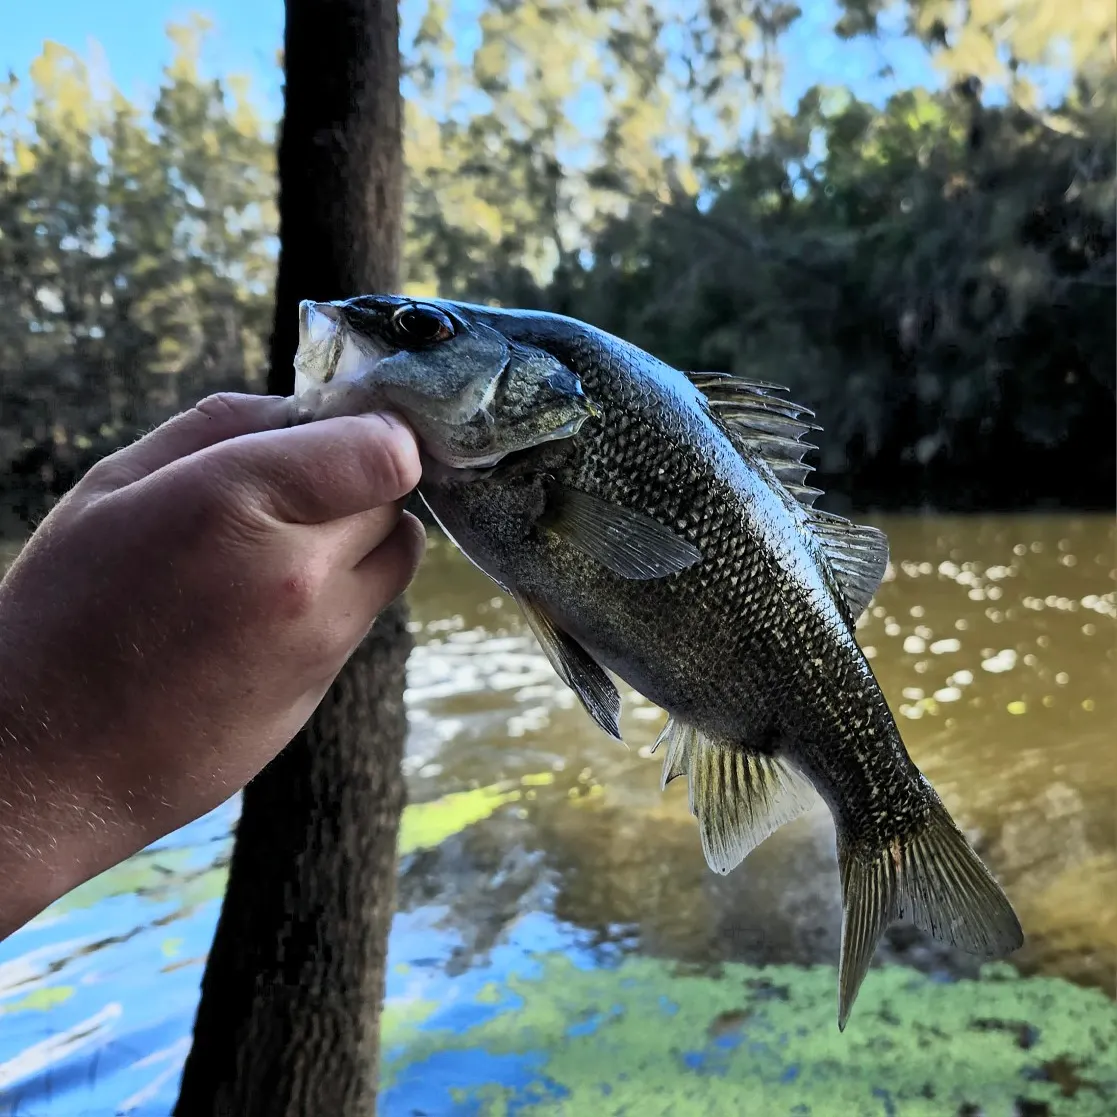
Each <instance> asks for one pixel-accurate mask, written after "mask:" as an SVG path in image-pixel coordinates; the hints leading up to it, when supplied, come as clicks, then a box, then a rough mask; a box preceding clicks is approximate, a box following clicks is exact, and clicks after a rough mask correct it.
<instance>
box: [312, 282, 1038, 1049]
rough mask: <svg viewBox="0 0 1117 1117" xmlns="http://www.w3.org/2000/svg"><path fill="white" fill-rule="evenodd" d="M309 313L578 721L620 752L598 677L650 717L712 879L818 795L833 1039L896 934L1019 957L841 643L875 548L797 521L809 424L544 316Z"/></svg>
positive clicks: (997, 891) (867, 673)
mask: <svg viewBox="0 0 1117 1117" xmlns="http://www.w3.org/2000/svg"><path fill="white" fill-rule="evenodd" d="M329 306H330V307H331V308H332V309H331V311H330V313H331V315H332V316H333V318H334V319H336V321H337V322H338V326H337V329H338V331H339V334H338V336H339V337H341V338H342V344H340V345H339V344H335V341H336V339H331V343H330V345H329V346H328V347H323V346H322V343H321V340H320V337H321V333H322V331H321V329H320V328H319V330H318V334H316V335H315V336H316V337H318V338H319V340H318V341H317V342H316V344H317V345H318V346H319V349H318V350H315V352H326V351H327V349H328V351H329V352H330V353H335V354H338V353H346V352H349V353H350V354H351V358H350V360H349V364H348V365H346V366H345V367H346V368H347V369H351V368H352V369H356V372H355V373H354V374H353V376H352V377H351V378H350V381H349V383H348V384H347V385H345V386H343V389H344V391H345V392H347V393H348V395H347V396H346V397H345V400H346V404H345V405H346V406H351V407H354V408H357V407H364V408H365V409H367V408H368V407H371V406H374V405H375V406H393V407H396V408H397V409H398V410H400V411H402V412H403V414H404V416H405V417H406V418H408V419H409V421H411V422H412V424H413V426H414V427H415V429H416V432H417V434H418V437H419V440H420V444H421V446H422V447H423V449H424V452H425V453H427V454H429V455H431V456H432V457H433V458H434V459H436V460H437V461H439V462H442V463H446V462H451V463H453V462H458V463H464V464H459V465H458V466H456V467H455V468H449V469H445V468H439V469H437V470H434V471H428V470H427V469H426V468H424V477H423V480H422V482H421V484H420V493H421V494H422V496H423V499H424V500H425V501H426V503H427V505H428V506H429V507H430V508H431V510H432V512H433V513H434V515H435V516H436V518H437V519H438V521H439V523H440V524H442V526H443V527H444V528H445V529H446V531H447V534H448V535H449V536H450V537H451V538H452V539H453V540H454V542H455V543H456V544H457V545H458V546H459V547H460V548H461V549H462V550H463V551H464V552H465V554H466V555H468V556H469V557H470V559H471V560H472V561H474V562H475V563H476V564H477V565H478V566H479V567H481V569H482V570H484V571H486V572H487V573H488V574H489V575H490V576H491V577H492V578H493V579H494V580H495V581H497V583H498V584H499V585H501V586H502V587H503V588H505V589H506V590H508V592H510V593H511V594H512V595H513V596H514V597H515V599H516V601H517V603H518V604H519V606H520V608H521V609H522V610H523V611H524V615H525V617H526V618H527V620H528V622H529V624H530V625H531V627H532V629H533V631H534V632H535V635H536V637H537V638H538V639H539V641H540V644H541V645H542V647H543V648H544V650H545V651H546V653H547V655H548V658H549V659H550V661H551V663H552V664H553V665H554V666H555V669H556V670H557V671H558V672H559V674H560V676H561V677H562V678H563V680H564V681H565V682H566V683H567V685H568V686H570V687H571V688H572V689H573V690H574V691H575V693H576V694H578V696H579V698H580V699H581V700H582V702H583V704H584V706H585V708H586V710H587V712H588V713H589V714H590V716H591V717H592V718H593V719H594V720H595V721H596V722H597V724H598V725H599V726H601V727H602V728H603V729H604V730H605V731H606V732H608V733H610V734H612V735H613V736H615V737H619V736H620V729H619V711H620V698H619V695H618V693H617V690H616V686H615V684H614V683H613V681H612V679H611V678H610V677H609V675H608V673H607V672H612V673H613V674H615V675H617V676H619V677H620V678H622V679H624V680H625V681H626V682H627V683H628V684H629V685H631V686H632V687H633V688H634V689H635V690H637V691H638V692H639V693H641V694H643V695H644V696H645V697H646V698H647V699H648V700H650V701H652V702H655V703H656V704H658V705H659V706H661V707H662V708H663V709H665V710H666V711H667V713H668V715H669V716H668V721H667V725H666V727H665V729H664V732H663V734H662V735H661V737H660V740H659V741H658V742H657V744H656V747H657V748H658V747H660V745H661V744H662V745H665V754H664V762H663V777H662V779H663V783H664V785H665V786H666V784H667V783H669V782H670V781H671V780H672V779H675V778H678V777H681V776H685V777H686V779H687V784H688V789H689V791H688V794H689V801H690V807H691V810H692V812H693V813H694V815H695V816H696V818H697V820H698V829H699V836H700V839H701V842H702V848H703V851H704V853H705V856H706V859H707V862H708V863H709V865H710V866H711V868H713V869H715V870H717V871H719V872H729V871H730V870H731V869H732V868H734V867H735V866H736V865H737V864H739V863H740V861H741V860H742V859H743V858H744V857H745V856H747V854H748V853H749V852H750V851H751V850H752V849H753V848H755V846H756V845H757V844H759V843H760V842H761V841H763V840H764V839H765V838H766V837H767V836H768V835H769V834H770V833H772V832H773V831H774V830H775V829H777V828H778V827H779V826H781V825H783V824H784V823H786V822H788V821H790V820H791V819H792V818H794V817H796V816H797V815H798V814H799V813H801V812H802V811H803V810H804V809H805V808H806V806H808V805H809V803H810V801H811V795H812V789H813V792H815V793H817V794H818V795H820V796H821V798H822V799H823V801H824V802H825V803H826V804H827V806H828V807H829V809H830V813H831V816H832V817H833V820H834V825H835V832H836V840H837V852H838V860H839V870H840V879H841V887H842V895H843V924H842V945H841V957H840V963H839V978H838V987H839V998H838V1001H839V1003H838V1023H839V1027H841V1028H844V1027H845V1024H846V1022H847V1020H848V1017H849V1013H850V1010H851V1008H852V1006H853V1002H854V1000H855V998H856V996H857V992H858V989H859V988H860V985H861V982H862V980H863V979H864V977H865V974H866V971H867V969H868V967H869V964H870V961H871V959H872V955H873V952H874V950H875V948H876V945H877V943H878V941H879V939H880V936H881V935H882V934H883V932H884V929H885V927H886V926H887V925H888V924H889V923H891V922H892V921H893V920H895V919H896V918H898V917H900V916H901V915H903V914H908V915H910V916H911V918H912V919H913V920H914V921H915V922H916V923H917V925H919V926H920V927H922V928H924V929H925V930H927V931H928V932H930V933H931V934H933V935H935V936H937V937H939V938H942V939H944V940H946V941H949V942H952V943H954V944H956V945H958V946H960V947H962V948H964V949H967V950H971V951H973V952H975V953H979V954H985V955H996V954H1001V953H1006V952H1007V951H1009V950H1013V949H1016V948H1017V947H1018V946H1019V945H1020V944H1021V942H1022V941H1023V936H1022V932H1021V929H1020V925H1019V922H1018V920H1017V918H1016V915H1015V912H1014V911H1013V909H1012V906H1011V904H1010V903H1009V901H1008V899H1007V897H1006V896H1005V895H1004V893H1003V891H1002V890H1001V888H1000V886H999V885H998V884H997V882H996V880H995V879H994V878H993V876H992V875H991V874H990V873H989V871H988V870H987V869H986V868H985V866H984V865H983V864H982V862H981V861H980V859H979V858H978V857H977V854H976V853H974V851H973V850H972V849H971V847H970V846H969V844H968V843H967V841H966V839H965V837H964V835H963V834H962V833H961V831H960V830H959V829H958V827H957V826H956V825H955V823H954V822H953V820H952V819H951V817H950V815H949V813H948V812H947V810H946V808H945V806H944V805H943V804H942V801H941V800H940V799H939V797H938V795H937V794H936V793H935V791H934V789H933V788H932V787H931V785H930V784H929V783H928V781H927V780H926V779H925V778H924V777H923V775H922V773H920V771H919V769H918V768H917V767H916V766H915V764H914V763H913V762H912V761H911V759H910V757H909V756H908V753H907V750H906V749H905V747H904V744H903V741H902V739H901V737H900V733H899V730H898V728H897V726H896V722H895V719H894V718H893V716H892V713H891V711H890V710H889V708H888V704H887V702H886V700H885V698H884V695H883V693H882V692H881V690H880V687H879V686H878V684H877V681H876V678H875V676H874V675H873V672H872V669H871V667H870V665H869V663H868V661H867V659H866V658H865V656H864V654H863V653H862V651H861V649H860V647H859V646H858V644H857V641H856V638H855V634H854V623H855V621H856V620H857V617H858V616H859V615H860V613H861V612H863V610H864V609H865V608H866V607H867V606H868V604H869V601H870V600H871V597H872V595H873V593H874V592H875V590H876V588H877V586H878V585H879V582H880V579H881V577H882V576H883V573H884V569H885V565H886V563H887V541H886V539H885V538H884V536H883V535H882V534H881V533H880V532H879V531H877V530H876V529H874V528H871V527H864V526H861V525H857V524H853V523H850V522H849V521H847V520H844V519H841V518H839V517H836V516H834V515H832V514H830V513H827V512H824V511H821V510H818V509H815V508H814V507H813V503H814V500H815V498H816V497H817V496H818V495H819V492H818V490H817V489H813V488H810V487H809V486H807V485H806V484H805V477H806V475H807V473H808V472H809V467H808V466H806V465H804V464H803V463H802V458H803V455H804V454H805V452H806V450H807V449H808V448H809V444H806V443H803V442H802V436H803V435H804V434H806V433H807V432H808V431H810V430H814V429H818V428H817V427H815V426H814V425H813V423H812V422H811V419H812V418H813V416H812V414H811V413H810V412H809V411H808V410H807V409H806V408H803V407H801V406H800V405H798V404H795V403H794V402H792V401H789V400H787V399H785V398H782V397H778V396H776V395H774V394H773V393H774V392H776V391H778V390H779V389H777V388H775V386H773V385H770V384H762V383H759V382H756V381H751V380H748V379H746V378H742V377H732V376H728V375H726V374H720V373H683V372H680V371H678V370H676V369H673V368H670V367H669V366H667V365H665V364H663V363H662V362H660V361H658V360H656V359H655V358H654V357H653V356H651V355H650V354H648V353H646V352H644V351H643V350H640V349H638V348H636V347H635V346H633V345H631V344H629V343H628V342H625V341H623V340H622V339H620V338H616V337H612V336H611V335H609V334H606V333H604V332H603V331H600V330H596V329H594V328H593V327H591V326H588V325H587V324H585V323H583V322H578V321H576V320H574V319H570V318H563V317H560V316H558V315H550V314H543V313H536V312H529V311H510V310H503V309H495V308H492V307H479V306H472V305H469V304H464V303H454V302H448V301H441V300H431V301H426V302H421V303H416V302H414V301H412V300H407V299H404V298H402V297H400V296H362V297H360V298H357V299H352V300H348V301H346V302H342V303H336V304H329ZM404 310H406V311H407V313H408V315H409V318H408V319H407V321H408V322H410V323H412V325H414V324H415V323H418V324H419V326H422V324H423V316H424V315H429V316H430V317H429V322H428V325H429V327H430V328H429V330H428V331H427V332H428V333H429V335H430V337H429V338H427V339H425V340H422V341H419V342H416V341H415V339H414V338H412V337H407V336H401V334H400V330H399V328H397V326H396V325H395V323H396V322H397V321H398V315H399V314H400V313H402V311H404ZM304 313H306V312H305V311H304ZM323 313H324V312H323ZM431 339H434V340H431ZM347 345H348V346H349V348H348V349H347V348H346V346H347ZM309 353H310V350H309V348H308V357H307V358H306V360H304V362H303V365H302V366H300V367H306V368H310V367H311V365H312V364H313V361H312V359H311V357H310V356H309ZM352 354H357V356H352ZM361 354H364V355H365V356H361ZM334 359H335V360H339V359H340V358H336V357H335V358H334ZM389 362H390V373H389V371H388V368H389ZM556 366H557V367H558V368H559V369H561V370H563V371H562V375H556V371H555V369H556ZM338 367H341V365H339V366H338ZM567 374H573V380H576V382H577V383H576V384H574V383H573V380H572V379H571V378H570V377H569V376H568V375H567ZM332 375H333V369H332V368H330V369H322V370H320V376H319V379H320V381H321V383H322V384H326V382H327V381H329V380H330V377H331V376H332ZM533 377H534V378H536V379H533ZM540 377H545V378H546V379H545V381H541V380H539V379H538V378H540ZM564 377H565V379H564ZM343 389H341V388H339V389H335V390H334V391H335V395H334V398H336V399H341V398H342V397H341V396H340V394H339V393H340V392H341V391H342V390H343ZM482 389H484V390H482ZM564 392H565V393H566V395H565V398H564V395H563V393H564ZM583 396H584V398H583ZM328 397H329V392H326V393H325V394H324V395H323V396H322V399H323V400H327V399H328ZM477 400H488V401H489V402H488V403H486V404H485V408H486V409H485V410H482V411H478V407H477V404H476V401H477ZM471 401H472V402H471ZM322 413H328V407H327V408H326V409H325V411H323V412H322ZM334 413H336V411H335V412H334ZM455 416H457V417H456V418H455ZM455 424H456V425H455ZM482 445H483V446H485V447H489V448H495V451H496V452H495V453H493V454H491V455H490V456H489V458H487V459H486V461H487V462H488V465H489V467H487V468H484V469H477V468H472V467H471V466H470V465H469V462H470V461H471V460H472V459H469V455H468V453H467V450H469V448H470V447H473V448H474V449H473V450H472V451H471V452H472V453H474V454H476V447H477V446H482ZM502 449H503V455H502V454H501V453H500V451H501V450H502Z"/></svg>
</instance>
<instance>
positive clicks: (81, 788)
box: [0, 663, 146, 939]
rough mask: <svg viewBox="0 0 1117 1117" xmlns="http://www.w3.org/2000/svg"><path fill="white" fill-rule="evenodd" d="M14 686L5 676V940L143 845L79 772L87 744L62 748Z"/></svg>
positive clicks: (94, 780) (0, 917)
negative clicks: (82, 751)
mask: <svg viewBox="0 0 1117 1117" xmlns="http://www.w3.org/2000/svg"><path fill="white" fill-rule="evenodd" d="M4 666H5V665H4V664H2V663H0V669H2V668H3V667H4ZM11 679H12V675H11V672H10V671H8V672H4V674H3V675H0V680H3V681H0V939H3V938H6V937H7V936H8V935H10V934H11V933H12V932H13V931H15V930H17V929H18V928H20V927H22V926H23V925H24V924H25V923H27V922H28V921H29V920H31V919H33V918H34V917H35V916H36V915H38V914H39V913H40V912H41V911H43V910H44V909H45V908H46V907H48V906H49V905H50V904H52V903H53V902H54V901H55V900H57V899H58V898H59V897H61V896H64V895H65V894H66V893H67V892H69V891H71V890H72V889H74V888H76V887H77V886H78V885H79V884H83V883H84V882H85V881H87V880H89V879H90V878H91V877H94V876H96V875H97V874H98V873H100V872H102V871H104V870H105V869H108V868H110V867H111V866H112V865H114V864H117V863H118V862H119V861H122V860H124V858H126V857H128V856H130V855H131V854H132V853H134V852H136V851H137V850H138V849H141V848H142V847H143V846H144V845H145V844H146V842H145V837H146V835H145V833H144V829H143V827H142V826H141V825H139V824H138V822H139V820H134V819H132V818H131V817H129V812H128V811H127V808H126V807H124V808H122V805H121V804H120V803H118V802H117V801H115V800H114V798H113V796H112V795H111V794H110V793H109V791H108V789H107V788H106V787H105V786H104V785H103V784H102V782H101V781H100V780H99V779H98V777H97V775H96V773H94V772H89V771H83V770H82V765H81V763H80V760H79V757H80V754H81V749H82V742H78V741H76V740H74V741H70V742H66V741H62V740H59V739H58V738H57V737H56V736H55V732H54V730H53V729H52V728H51V727H50V725H49V721H48V720H47V719H46V718H43V717H41V716H36V715H34V714H32V713H31V712H30V711H29V710H28V709H27V708H26V706H25V705H24V703H23V702H22V701H21V700H20V699H18V698H16V697H14V695H13V693H12V691H13V689H14V688H13V687H12V686H11V685H10V683H11ZM4 682H7V683H8V684H9V685H7V686H5V685H4ZM44 722H46V724H44ZM67 753H68V754H69V757H70V761H69V762H68V761H67Z"/></svg>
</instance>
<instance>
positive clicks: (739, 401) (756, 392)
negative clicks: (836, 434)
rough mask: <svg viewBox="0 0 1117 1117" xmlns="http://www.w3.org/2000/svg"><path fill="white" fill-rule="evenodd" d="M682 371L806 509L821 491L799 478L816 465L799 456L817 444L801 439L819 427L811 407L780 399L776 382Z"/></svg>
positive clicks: (736, 438)
mask: <svg viewBox="0 0 1117 1117" xmlns="http://www.w3.org/2000/svg"><path fill="white" fill-rule="evenodd" d="M683 375H684V376H685V377H686V378H687V379H688V380H689V381H690V382H691V383H692V384H693V385H694V386H695V387H696V388H697V389H698V390H699V391H700V392H701V393H702V394H703V395H704V396H705V397H706V401H707V403H708V404H709V406H710V411H711V412H712V413H713V415H714V416H715V417H716V418H717V419H718V420H719V421H720V422H721V424H722V425H723V426H724V427H725V429H726V431H727V432H728V433H729V434H730V435H731V436H732V438H733V441H734V443H735V444H737V446H738V448H740V447H741V446H742V445H743V446H745V447H747V448H748V450H749V451H751V452H752V453H754V454H756V455H757V456H758V457H761V458H763V459H764V461H765V462H767V464H768V466H769V468H770V469H771V470H772V472H773V473H774V474H775V475H776V477H777V478H778V479H779V480H780V481H781V482H782V483H783V485H784V488H786V489H787V491H788V492H789V493H790V494H791V495H792V496H793V497H794V498H795V499H796V500H797V501H799V503H800V504H803V505H805V506H806V507H807V508H810V507H811V506H812V505H813V504H814V502H815V500H817V499H818V497H819V496H821V495H822V490H821V489H813V488H811V487H810V486H809V485H805V484H804V483H803V482H804V481H805V480H806V477H807V474H808V473H811V472H812V471H813V470H814V466H810V465H804V464H803V455H804V454H806V453H807V451H808V450H816V449H817V448H818V447H816V446H814V445H813V444H812V443H810V442H803V441H801V439H802V437H803V435H805V434H807V433H808V432H809V431H813V430H814V431H816V430H821V429H822V428H821V427H819V426H817V425H816V424H815V423H812V422H810V420H811V419H813V418H814V412H813V411H811V410H810V409H809V408H806V407H804V406H802V404H798V403H793V402H792V401H791V400H787V399H780V398H779V397H778V396H776V395H773V393H774V392H785V391H787V389H786V388H783V387H781V386H780V385H779V384H769V383H768V382H767V381H764V380H749V379H747V378H746V377H743V376H732V375H730V374H729V373H725V372H684V373H683Z"/></svg>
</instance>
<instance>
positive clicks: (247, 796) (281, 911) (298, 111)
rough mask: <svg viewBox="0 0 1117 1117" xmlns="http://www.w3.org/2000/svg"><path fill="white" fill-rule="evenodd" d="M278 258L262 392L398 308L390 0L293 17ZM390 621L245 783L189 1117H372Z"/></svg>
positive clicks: (394, 741) (397, 611)
mask: <svg viewBox="0 0 1117 1117" xmlns="http://www.w3.org/2000/svg"><path fill="white" fill-rule="evenodd" d="M285 66H286V106H285V113H284V119H283V125H282V134H281V138H280V144H279V187H280V190H279V211H280V239H281V250H280V258H279V276H278V281H277V285H276V318H275V327H274V332H273V334H272V346H271V373H270V376H269V379H268V389H269V391H271V392H274V393H279V394H283V395H287V394H289V393H290V392H291V391H292V389H293V369H292V358H293V356H294V352H295V347H296V343H297V332H298V331H297V306H298V301H299V300H300V299H302V298H314V299H334V298H347V297H350V296H352V295H356V294H359V293H365V292H375V291H390V290H394V289H395V287H396V284H397V277H398V272H399V256H400V228H401V222H402V171H403V157H402V130H401V115H402V106H401V103H400V91H399V76H400V75H399V69H400V65H399V19H398V12H397V9H396V5H395V4H394V3H393V2H391V0H287V26H286V34H285ZM406 621H407V613H406V605H405V604H404V602H403V601H402V600H401V601H398V602H397V603H396V604H395V605H393V606H392V607H391V608H389V609H388V610H387V611H386V612H385V613H384V614H382V616H381V617H380V619H379V620H378V621H377V623H376V626H375V627H374V628H373V630H372V632H371V634H370V635H369V637H368V639H367V640H366V641H365V642H364V644H363V645H362V647H361V648H360V649H359V650H358V652H357V653H356V654H355V655H354V656H353V658H352V659H351V660H350V662H349V663H348V665H347V666H346V668H345V670H344V671H342V673H341V675H340V676H339V678H338V680H337V682H336V683H335V684H334V686H333V687H332V688H331V690H330V692H329V693H328V694H327V695H326V697H325V698H324V699H323V701H322V704H321V705H320V706H319V708H318V710H317V711H316V713H315V714H314V716H313V718H312V719H311V721H310V723H309V724H308V726H307V727H306V728H305V729H304V730H303V731H302V732H301V733H300V734H299V735H298V736H297V737H296V738H295V740H294V741H292V742H291V744H290V745H289V746H288V747H287V749H286V750H285V751H284V752H283V753H282V754H281V755H280V756H279V757H277V759H276V760H275V761H274V762H273V763H272V764H271V765H269V766H268V768H267V769H266V770H265V771H263V772H262V773H261V774H260V775H259V776H258V777H257V778H256V779H255V780H253V781H252V783H251V784H249V786H248V788H247V789H246V790H245V793H244V802H243V811H242V814H241V819H240V823H239V825H238V827H237V835H236V844H235V847H234V851H233V859H232V867H231V871H230V875H229V885H228V889H227V892H226V895H225V903H224V907H223V909H222V912H221V918H220V921H219V923H218V926H217V933H216V936H215V938H214V943H213V948H212V950H211V952H210V956H209V962H208V965H207V967H206V972H205V976H204V979H203V981H202V998H201V1004H200V1007H199V1009H198V1015H197V1019H196V1022H195V1027H194V1044H193V1049H192V1050H191V1053H190V1056H189V1058H188V1060H187V1062H186V1068H185V1072H184V1076H183V1083H182V1089H181V1093H180V1096H179V1100H178V1106H177V1108H176V1111H175V1112H176V1114H177V1115H178V1117H204V1115H213V1117H257V1115H259V1117H263V1115H264V1114H266V1115H267V1117H319V1115H325V1114H329V1115H330V1117H356V1115H358V1114H360V1117H371V1114H372V1113H373V1112H374V1111H375V1100H376V1085H377V1056H378V1026H379V1017H380V1005H381V1001H382V999H383V994H384V964H385V954H386V950H387V940H388V931H389V927H390V924H391V918H392V910H393V905H394V893H395V874H396V837H397V832H398V829H399V818H400V813H401V811H402V809H403V803H404V796H405V790H404V785H403V777H402V773H401V768H400V761H401V758H402V753H403V742H404V735H405V730H406V717H405V713H404V707H403V688H404V668H405V663H406V659H407V654H408V652H409V650H410V646H411V645H410V638H409V636H408V633H407V624H406Z"/></svg>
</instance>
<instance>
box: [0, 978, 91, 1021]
mask: <svg viewBox="0 0 1117 1117" xmlns="http://www.w3.org/2000/svg"><path fill="white" fill-rule="evenodd" d="M74 993H75V989H74V987H73V986H72V985H48V986H46V987H44V988H42V989H35V990H33V991H32V992H30V993H28V994H27V995H26V996H25V997H20V998H19V1000H18V1001H9V1002H8V1003H7V1004H0V1014H2V1013H9V1012H46V1011H48V1010H49V1009H52V1008H55V1007H57V1006H58V1005H61V1004H65V1003H66V1002H67V1001H68V1000H69V999H70V998H71V997H72V996H73V995H74Z"/></svg>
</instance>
